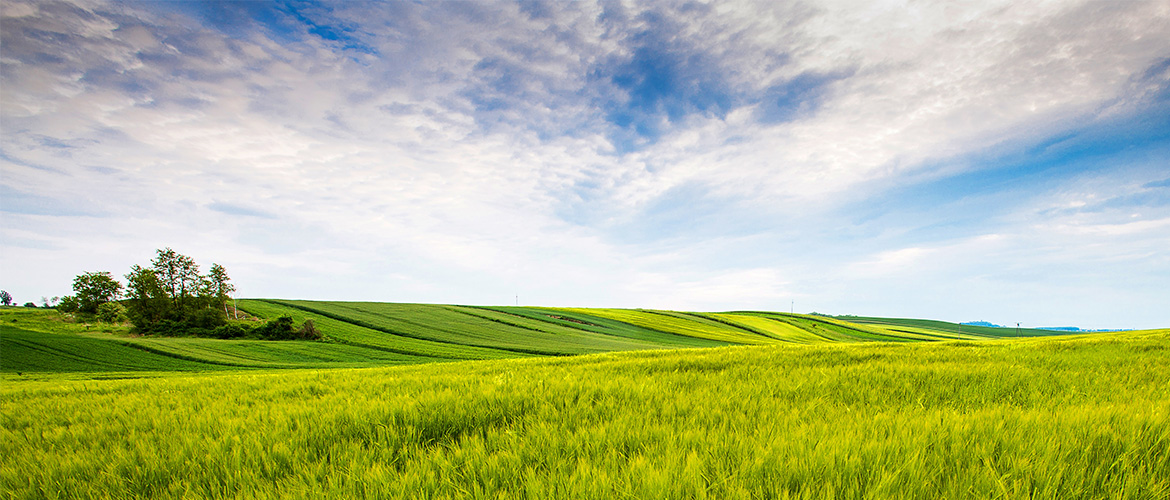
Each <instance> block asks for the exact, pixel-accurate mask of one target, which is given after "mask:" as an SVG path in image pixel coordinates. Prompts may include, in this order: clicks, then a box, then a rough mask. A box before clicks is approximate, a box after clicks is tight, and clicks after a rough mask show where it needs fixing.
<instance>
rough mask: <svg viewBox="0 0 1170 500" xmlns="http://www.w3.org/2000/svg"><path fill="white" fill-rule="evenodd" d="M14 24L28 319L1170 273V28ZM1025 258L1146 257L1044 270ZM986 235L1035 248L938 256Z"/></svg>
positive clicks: (354, 6) (384, 13)
mask: <svg viewBox="0 0 1170 500" xmlns="http://www.w3.org/2000/svg"><path fill="white" fill-rule="evenodd" d="M2 15H3V20H2V23H3V25H2V27H3V29H2V30H0V37H3V39H2V40H0V42H2V43H3V52H2V53H0V68H2V74H0V84H2V85H0V87H2V88H0V107H2V111H0V114H2V118H3V122H2V127H3V138H2V139H0V153H2V154H0V164H2V166H3V169H4V176H3V179H0V182H2V184H3V189H4V191H3V192H4V193H5V194H4V203H3V205H0V209H3V211H4V225H3V228H2V230H3V232H4V242H3V251H4V259H3V260H4V261H5V262H14V261H21V262H29V263H30V265H29V266H20V268H10V267H9V266H8V265H6V267H5V270H4V271H5V272H4V274H5V275H6V279H5V281H6V284H5V285H4V286H6V287H11V288H14V289H17V290H14V293H20V292H19V290H28V292H27V293H29V294H32V295H36V294H41V295H44V294H47V293H49V294H60V293H63V292H64V290H60V288H61V287H63V286H67V283H68V277H70V276H72V275H73V274H77V273H79V272H81V271H83V270H91V269H98V268H103V269H112V270H115V272H117V270H119V269H122V268H126V267H128V266H129V264H131V263H135V262H140V261H144V260H145V259H148V255H149V252H151V251H152V250H153V249H154V248H157V247H162V246H172V247H175V248H177V249H181V251H184V252H186V253H190V254H193V255H207V258H210V259H212V260H215V261H217V262H221V263H223V264H225V265H227V266H228V268H229V269H231V270H233V271H234V274H233V275H234V276H238V277H237V280H238V281H240V282H241V284H242V286H241V290H242V291H245V292H247V293H248V294H253V295H257V296H290V297H291V296H296V297H308V298H323V299H325V298H349V299H366V300H403V301H434V302H464V303H503V302H507V299H508V298H509V297H512V296H513V295H516V294H517V293H520V294H521V295H522V296H523V297H531V300H533V301H534V302H539V303H544V304H563V305H613V306H628V307H639V306H649V305H655V306H660V307H680V308H682V307H686V308H695V309H706V308H772V309H776V308H780V309H783V307H780V306H782V305H783V304H782V303H783V302H786V300H784V299H785V297H783V295H785V294H788V295H792V296H794V297H795V298H797V299H799V301H801V302H804V303H807V304H809V306H810V307H817V308H819V309H821V310H822V311H823V312H838V313H862V314H886V313H892V312H893V311H894V310H899V311H904V313H905V314H911V315H918V316H930V317H943V319H955V320H969V319H989V320H991V319H993V318H991V317H986V318H971V317H968V316H966V315H968V314H972V313H971V312H970V311H968V310H964V309H962V308H961V307H959V306H953V307H952V306H943V305H939V304H934V305H930V306H922V307H920V308H915V307H914V306H906V307H901V306H899V304H916V303H920V299H922V298H923V297H926V296H930V295H931V294H934V293H937V290H935V289H933V288H932V287H929V286H924V285H922V284H923V283H926V282H928V281H930V280H929V278H930V276H931V275H936V276H944V275H945V276H952V277H954V278H955V279H960V280H968V281H970V280H979V279H982V278H980V276H984V275H985V272H984V267H982V266H993V267H994V266H998V265H1001V264H1007V265H1008V266H1009V267H1015V268H1035V267H1036V265H1037V264H1038V263H1042V262H1046V261H1047V259H1052V258H1054V257H1053V256H1054V255H1060V256H1062V257H1060V259H1064V260H1063V261H1064V262H1067V263H1068V265H1070V266H1073V267H1080V264H1078V263H1090V262H1098V261H1101V260H1110V259H1113V260H1111V262H1116V263H1117V264H1115V265H1113V266H1114V267H1113V268H1112V272H1113V273H1114V274H1115V275H1119V276H1126V275H1134V276H1136V275H1138V274H1142V275H1143V276H1145V275H1150V274H1153V275H1155V276H1158V275H1160V276H1166V275H1167V273H1168V272H1170V263H1167V262H1166V255H1165V253H1164V251H1161V252H1159V251H1158V250H1156V248H1157V245H1159V244H1161V243H1164V242H1165V237H1164V234H1165V228H1164V227H1163V226H1162V225H1161V224H1162V223H1161V222H1160V221H1162V220H1164V219H1165V217H1167V216H1168V215H1170V214H1167V212H1166V210H1167V207H1166V203H1165V197H1164V194H1163V193H1161V191H1160V190H1159V186H1160V184H1158V183H1160V182H1163V183H1164V182H1165V161H1164V158H1165V156H1160V155H1164V154H1165V153H1166V148H1167V144H1168V142H1167V141H1168V140H1170V139H1168V137H1167V134H1168V129H1170V126H1168V124H1167V123H1166V121H1165V120H1164V119H1159V118H1158V117H1159V116H1165V114H1164V113H1163V112H1164V111H1165V110H1166V108H1167V107H1168V106H1167V104H1168V103H1170V90H1168V89H1170V69H1168V68H1170V65H1168V64H1167V61H1170V42H1167V41H1166V40H1165V37H1162V36H1159V35H1158V34H1160V33H1165V32H1167V31H1170V13H1168V12H1167V9H1166V8H1165V7H1164V6H1162V5H1161V4H1160V3H1158V2H1125V3H1102V2H1062V3H1053V4H1036V5H1027V6H1020V5H1017V4H1015V3H1011V2H983V3H981V4H979V5H976V6H968V7H963V8H959V7H956V6H954V5H949V4H946V3H937V4H935V3H920V4H914V5H913V6H893V5H883V4H873V5H871V6H867V7H865V8H860V9H859V8H857V6H856V5H855V4H853V3H851V2H818V3H817V4H815V5H812V4H807V3H802V2H781V3H776V2H759V3H752V2H740V3H734V4H710V5H705V4H677V3H654V2H647V3H628V2H626V3H623V2H600V3H592V2H572V3H555V2H554V3H543V2H519V3H494V4H477V3H454V2H451V3H405V2H403V3H389V4H385V3H364V2H345V3H341V4H330V3H315V2H296V3H293V2H287V3H286V2H277V3H271V4H269V3H259V2H244V3H239V2H206V3H204V2H200V3H189V2H179V3H149V2H144V3H105V2H101V1H86V2H6V3H5V4H4V7H3V11H2ZM1159 158H1161V159H1162V160H1161V161H1159ZM1101 179H1109V182H1106V181H1102V180H1101ZM1020 186H1023V187H1020ZM1074 193H1075V195H1074ZM1074 198H1076V199H1077V200H1080V201H1078V202H1083V204H1082V205H1071V204H1070V203H1073V201H1069V200H1072V199H1074ZM1041 206H1043V207H1044V208H1039V207H1041ZM1135 214H1136V217H1135ZM95 215H100V218H101V219H102V220H103V221H104V222H102V223H101V224H98V225H96V226H95V224H94V223H93V219H94V218H95ZM1035 227H1042V228H1044V229H1043V230H1041V229H1035ZM1029 228H1033V229H1029ZM1061 228H1064V229H1061ZM1030 232H1031V233H1032V234H1047V235H1048V236H1049V237H1050V238H1052V240H1051V241H1062V242H1065V244H1068V245H1071V244H1074V243H1079V240H1078V239H1094V238H1104V237H1118V236H1120V237H1123V239H1124V244H1123V245H1118V246H1117V247H1116V248H1113V249H1109V248H1103V247H1094V248H1097V249H1096V250H1093V251H1092V252H1088V253H1076V252H1073V253H1059V252H1058V253H1052V252H1050V251H1048V250H1046V249H1048V248H1049V247H1050V243H1048V242H1046V240H1044V239H1042V238H1041V239H1037V238H1030V237H1024V236H1025V235H1027V234H1029V233H1030ZM986 235H1003V238H1005V240H1004V241H1008V242H1012V243H1004V245H1006V246H1005V248H1011V249H1012V250H1011V251H1006V250H1005V252H1006V253H1004V254H1002V260H1000V261H988V260H986V259H977V258H975V254H972V262H977V263H978V264H970V265H968V264H964V263H963V262H960V261H947V260H942V261H935V260H932V259H935V256H937V255H944V254H946V252H944V251H942V250H940V249H946V248H954V246H955V245H960V246H962V245H963V244H962V243H959V242H962V241H967V240H969V239H970V241H983V240H980V239H979V238H981V237H983V236H986ZM971 238H974V239H971ZM964 248H966V247H964ZM910 249H919V250H916V251H917V252H918V253H913V252H910ZM907 252H910V253H907ZM128 256H131V257H136V258H137V260H134V261H130V260H129V259H128ZM894 257H898V258H901V259H902V261H900V262H902V264H901V265H899V266H892V267H891V266H887V267H888V269H885V268H883V267H882V266H879V265H877V264H876V263H880V262H887V263H889V262H892V261H890V260H889V259H892V258H894ZM883 259H884V260H883ZM930 262H935V264H929V263H930ZM928 264H929V265H928ZM878 268H882V269H885V270H884V271H881V273H884V274H882V275H883V276H886V277H887V278H888V279H897V280H902V281H903V282H907V283H915V284H919V285H920V286H919V287H917V288H916V287H913V286H906V287H901V288H899V287H894V289H896V290H897V292H896V293H886V294H885V295H886V296H888V297H890V301H886V302H880V301H879V302H872V301H864V300H851V299H849V297H851V296H857V295H858V294H856V293H845V292H843V290H862V289H864V293H863V295H867V296H879V295H881V293H880V292H879V291H880V290H883V288H882V287H883V286H889V284H883V283H881V280H879V279H877V278H876V276H877V274H874V273H875V272H877V271H875V269H878ZM26 269H28V270H26ZM236 269H238V271H235V270H236ZM921 269H930V272H929V273H924V272H923V271H920V270H921ZM34 270H35V271H34ZM837 270H853V271H855V272H838V271H837ZM863 275H864V276H863ZM869 275H873V276H875V277H874V278H872V279H871V278H867V277H865V276H869ZM1094 276H1096V277H1094ZM1041 281H1042V280H1040V281H1035V282H1029V283H1033V284H1030V285H1029V286H1035V290H1036V292H1037V293H1041V294H1042V293H1046V292H1045V290H1047V291H1048V292H1052V293H1053V294H1056V295H1061V294H1063V295H1064V296H1074V295H1075V293H1076V292H1075V290H1077V289H1078V288H1079V289H1085V290H1090V289H1104V290H1112V291H1113V292H1116V293H1118V294H1123V292H1124V294H1129V293H1130V292H1129V291H1126V288H1125V285H1124V283H1121V282H1118V281H1116V280H1107V279H1105V278H1103V277H1100V276H1097V275H1094V274H1092V273H1089V274H1088V275H1086V277H1085V278H1083V279H1080V280H1079V281H1077V280H1074V281H1072V282H1070V281H1068V280H1062V279H1058V278H1056V277H1054V278H1053V279H1052V280H1051V282H1050V283H1049V284H1047V285H1044V284H1035V283H1041ZM1135 281H1141V280H1137V279H1136V278H1135ZM7 283H12V284H11V285H9V284H7ZM54 283H59V284H54ZM981 283H984V282H981ZM987 283H993V284H987ZM1013 283H1015V282H1013V281H1012V280H1011V279H1009V278H1006V277H1005V278H1002V279H998V278H997V280H995V281H993V282H986V283H984V285H985V286H982V285H981V287H974V288H971V290H973V291H972V292H970V294H972V295H976V294H980V295H979V297H965V298H963V299H962V300H956V302H966V303H973V302H975V300H974V299H975V298H980V297H982V298H981V299H980V300H983V302H981V303H986V306H985V308H984V309H983V310H986V311H989V312H990V311H993V310H995V309H996V308H997V307H998V308H1001V309H1003V310H1011V311H1013V312H1011V314H1015V315H1016V316H1017V317H1019V320H1028V321H1034V322H1033V323H1032V324H1034V325H1035V324H1056V323H1061V324H1063V323H1067V321H1063V318H1062V317H1061V316H1060V313H1061V311H1060V309H1059V307H1056V306H1053V307H1052V308H1050V309H1047V310H1045V312H1044V313H1043V314H1037V315H1036V316H1035V317H1034V319H1029V318H1030V317H1029V316H1027V313H1026V312H1025V311H1022V310H1021V311H1014V310H1012V309H1011V308H1010V307H1009V306H1010V304H1011V303H1013V302H1012V301H1010V300H1007V299H997V298H994V297H996V296H1001V295H1003V294H1002V293H999V292H1002V291H1003V290H1005V289H1012V287H1013V286H1014V285H1013ZM47 287H53V288H51V289H49V288H47ZM997 287H998V288H997ZM1045 287H1047V288H1045ZM997 290H998V291H999V292H997ZM1135 290H1136V291H1132V294H1136V295H1137V296H1139V297H1148V298H1150V300H1154V301H1157V300H1161V301H1162V302H1163V303H1164V302H1165V301H1166V300H1167V299H1170V297H1167V296H1166V292H1164V291H1162V292H1159V291H1156V290H1154V289H1153V288H1141V287H1137V288H1136V289H1135ZM1127 296H1128V295H1127ZM989 297H990V298H989ZM984 299H985V300H984ZM777 302H779V303H781V304H780V306H777ZM928 302H930V301H928ZM928 302H921V303H928ZM1138 302H1141V303H1145V302H1142V301H1140V300H1139V301H1138ZM734 304H739V305H738V306H736V305H734ZM1005 314H1006V313H1005ZM1167 320H1170V318H1166V317H1165V316H1164V313H1161V312H1158V311H1154V310H1148V311H1146V310H1137V311H1133V310H1131V311H1128V312H1127V315H1125V316H1117V315H1114V316H1110V315H1109V314H1108V313H1101V314H1100V315H1098V316H1094V317H1085V318H1084V319H1082V320H1081V321H1082V324H1081V325H1080V326H1084V327H1109V326H1114V327H1128V326H1164V325H1163V324H1164V323H1166V321H1167ZM998 321H999V322H1010V321H1016V320H1015V319H1011V318H1007V319H1004V318H1000V319H998ZM1127 322H1129V323H1127Z"/></svg>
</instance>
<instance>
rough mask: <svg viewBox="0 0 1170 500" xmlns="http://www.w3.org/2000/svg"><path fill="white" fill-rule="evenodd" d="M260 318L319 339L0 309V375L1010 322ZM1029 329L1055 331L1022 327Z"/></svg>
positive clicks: (953, 328) (357, 309) (381, 358)
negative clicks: (164, 329) (312, 331)
mask: <svg viewBox="0 0 1170 500" xmlns="http://www.w3.org/2000/svg"><path fill="white" fill-rule="evenodd" d="M239 308H240V309H241V310H243V311H246V312H248V313H249V314H252V315H255V316H258V317H261V318H274V317H277V316H281V315H288V316H291V317H293V318H294V320H295V321H296V322H298V323H299V322H303V321H305V320H307V319H312V320H313V321H314V323H315V324H316V325H317V328H318V329H319V330H320V331H321V332H322V333H323V335H324V340H323V341H320V342H292V341H282V342H273V341H260V340H217V339H204V338H161V337H136V336H133V335H131V334H130V332H129V329H128V327H126V326H109V325H83V324H78V323H71V322H69V321H67V320H66V319H65V318H63V317H62V316H61V315H59V314H58V313H56V312H55V311H51V310H50V311H46V310H40V309H29V308H3V309H0V372H3V373H10V374H11V373H21V374H26V373H61V372H71V373H79V374H81V373H92V372H107V373H119V374H120V373H124V372H130V373H145V372H170V371H189V372H197V371H223V370H237V369H289V368H355V367H374V366H391V365H405V364H418V363H429V362H450V361H462V360H489V359H504V358H524V357H533V356H573V355H581V354H594V353H603V352H616V351H639V350H648V349H677V348H692V347H719V346H729V345H771V344H787V343H795V344H819V343H833V342H847V343H856V342H921V341H939V340H979V339H987V338H994V337H998V336H1009V335H1015V331H1014V330H1012V329H1002V328H978V327H964V329H963V331H962V333H961V334H960V333H959V331H958V330H959V329H958V327H957V325H954V324H951V323H943V322H937V321H927V320H901V319H890V320H886V319H882V318H849V319H848V320H846V319H841V318H830V317H825V316H813V315H801V314H787V313H776V312H766V311H736V312H722V313H695V312H677V311H660V310H644V309H585V308H544V307H479V306H458V305H436V304H395V303H377V302H321V301H303V300H271V299H251V300H241V301H239ZM1024 333H1025V334H1027V335H1038V334H1042V333H1046V334H1049V335H1051V334H1055V333H1057V332H1041V331H1031V330H1029V331H1025V332H1024Z"/></svg>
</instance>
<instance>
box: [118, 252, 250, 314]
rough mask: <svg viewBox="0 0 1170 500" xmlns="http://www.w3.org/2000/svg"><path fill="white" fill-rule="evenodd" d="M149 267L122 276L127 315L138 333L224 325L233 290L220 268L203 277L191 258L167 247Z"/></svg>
mask: <svg viewBox="0 0 1170 500" xmlns="http://www.w3.org/2000/svg"><path fill="white" fill-rule="evenodd" d="M150 264H151V266H150V267H148V268H147V267H142V266H138V265H135V266H134V267H131V268H130V273H128V274H127V275H126V283H127V284H126V290H127V294H126V295H127V297H126V298H127V300H126V305H127V315H128V316H129V317H130V321H131V322H133V323H134V326H135V327H137V328H138V329H139V330H140V331H143V332H157V333H166V332H169V331H173V330H175V329H176V326H178V327H181V328H179V329H191V328H197V329H214V328H217V327H219V326H222V325H224V324H225V323H226V322H227V313H226V311H225V310H224V305H225V304H226V301H227V297H228V294H229V293H231V292H232V291H233V290H235V287H234V286H233V285H232V284H231V283H230V281H231V278H229V277H228V275H227V270H225V269H224V268H223V266H221V265H219V264H212V266H211V272H210V273H209V274H208V275H207V276H203V275H202V274H200V273H199V265H198V264H196V263H195V259H192V258H191V257H188V256H186V255H183V254H181V253H178V252H176V251H174V250H172V249H170V248H165V249H162V250H158V252H157V254H156V256H155V258H154V260H152V261H151V263H150Z"/></svg>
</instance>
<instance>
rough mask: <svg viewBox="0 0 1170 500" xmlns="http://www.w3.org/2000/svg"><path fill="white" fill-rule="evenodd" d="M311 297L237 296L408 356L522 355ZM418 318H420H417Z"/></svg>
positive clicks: (333, 336) (338, 336) (243, 304)
mask: <svg viewBox="0 0 1170 500" xmlns="http://www.w3.org/2000/svg"><path fill="white" fill-rule="evenodd" d="M317 304H325V305H328V304H330V303H318V302H312V301H276V300H241V301H239V307H240V309H242V310H246V311H248V312H249V313H250V314H255V315H258V316H260V317H263V318H274V317H277V316H281V315H287V316H291V317H292V318H293V320H294V321H295V322H297V323H303V322H304V321H305V320H307V319H312V320H313V323H314V324H315V326H316V327H317V328H318V329H319V330H320V331H321V332H322V334H323V335H324V336H325V338H326V339H327V340H329V341H332V342H337V343H344V344H349V345H354V346H360V347H366V348H371V349H376V350H383V351H386V352H393V353H398V354H405V355H411V356H424V357H430V358H434V359H437V360H441V359H500V358H507V357H517V356H523V355H524V354H522V353H515V352H509V351H503V350H500V349H491V348H484V347H478V346H468V345H462V344H452V343H448V342H436V341H433V340H428V339H425V338H416V337H409V336H404V335H396V334H393V333H388V332H386V331H381V330H377V329H375V328H374V327H373V326H374V325H370V324H369V323H365V322H362V321H360V318H353V317H351V316H350V315H349V314H346V313H345V312H334V311H329V310H325V308H324V307H320V308H318V307H315V306H316V305H317ZM419 319H420V320H421V319H422V318H419Z"/></svg>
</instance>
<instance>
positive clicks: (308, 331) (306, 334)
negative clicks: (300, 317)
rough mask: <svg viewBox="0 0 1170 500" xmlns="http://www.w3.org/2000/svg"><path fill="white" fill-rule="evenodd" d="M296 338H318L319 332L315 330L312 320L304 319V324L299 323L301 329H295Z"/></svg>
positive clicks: (319, 337)
mask: <svg viewBox="0 0 1170 500" xmlns="http://www.w3.org/2000/svg"><path fill="white" fill-rule="evenodd" d="M297 338H299V339H301V340H320V339H321V332H320V331H318V330H317V325H315V324H313V320H311V319H306V320H305V324H303V325H301V329H300V330H297Z"/></svg>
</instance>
